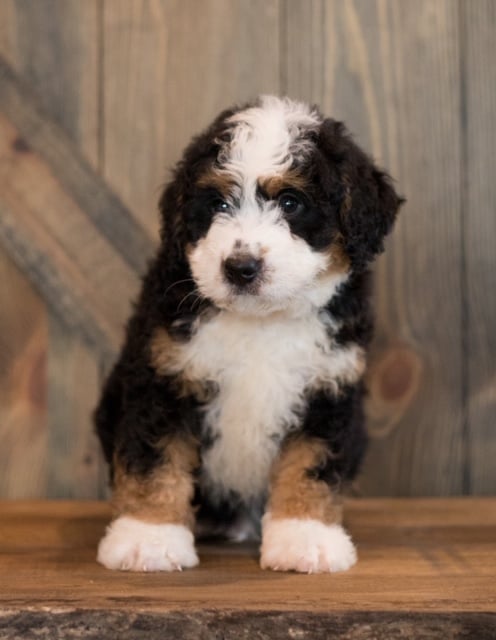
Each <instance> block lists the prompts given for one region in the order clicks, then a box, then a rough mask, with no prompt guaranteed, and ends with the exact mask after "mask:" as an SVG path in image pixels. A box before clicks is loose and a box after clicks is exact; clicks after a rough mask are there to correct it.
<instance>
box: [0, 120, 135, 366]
mask: <svg viewBox="0 0 496 640" xmlns="http://www.w3.org/2000/svg"><path fill="white" fill-rule="evenodd" d="M19 137H20V132H19V131H18V130H17V129H16V128H14V127H13V126H12V125H11V123H10V122H9V121H8V120H6V119H5V118H4V117H3V116H1V114H0V154H1V155H2V157H3V162H2V164H1V165H0V185H1V186H0V194H1V195H0V207H1V217H0V239H1V240H2V242H3V243H4V246H6V247H7V248H8V249H9V251H10V252H11V255H13V257H14V259H15V260H16V262H17V264H19V265H20V266H22V268H23V269H24V271H25V272H26V273H28V274H29V276H30V278H31V279H32V280H33V281H34V282H35V283H36V285H37V286H38V288H39V290H40V291H41V292H42V294H43V295H44V296H45V297H46V299H47V300H49V301H50V303H51V304H52V305H53V306H54V308H56V309H57V310H58V312H59V314H60V316H61V317H63V318H65V319H66V321H67V323H68V324H69V325H70V326H73V327H74V328H77V329H78V331H80V332H81V333H82V334H83V335H84V336H85V338H86V339H87V340H88V341H89V343H91V344H93V345H95V346H97V347H98V349H100V351H101V352H102V355H103V356H104V357H107V358H108V357H112V353H113V352H114V351H115V350H116V349H117V347H118V346H119V344H120V341H121V338H122V327H123V323H124V321H125V319H126V317H127V315H128V313H129V298H130V295H132V293H133V292H135V291H136V287H137V278H136V275H135V273H134V272H131V271H130V269H129V268H128V267H127V265H126V264H125V263H124V261H123V260H121V259H120V257H119V256H118V255H116V254H115V252H114V251H113V250H112V248H111V247H110V246H109V245H108V244H107V243H106V241H105V239H104V238H103V237H102V236H101V235H100V234H99V233H98V232H97V230H96V229H95V227H94V226H93V225H91V224H90V223H89V221H88V218H87V216H86V215H85V213H84V212H83V211H81V209H80V208H79V207H78V206H77V204H76V202H75V201H74V200H73V199H72V198H71V197H70V195H68V194H67V193H66V192H65V191H64V190H63V188H62V186H61V184H60V183H59V181H58V177H56V176H55V175H54V174H53V172H52V170H51V169H50V168H49V167H48V166H47V165H46V164H45V163H44V162H43V160H42V159H41V158H40V157H39V156H38V155H37V154H36V153H33V151H32V149H30V148H29V147H27V146H26V144H25V143H21V144H20V143H19ZM104 282H109V283H112V287H110V290H107V289H103V288H102V283H104Z"/></svg>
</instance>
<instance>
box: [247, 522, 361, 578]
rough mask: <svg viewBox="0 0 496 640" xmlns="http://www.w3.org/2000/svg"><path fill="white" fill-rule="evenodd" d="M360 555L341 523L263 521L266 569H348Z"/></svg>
mask: <svg viewBox="0 0 496 640" xmlns="http://www.w3.org/2000/svg"><path fill="white" fill-rule="evenodd" d="M356 560H357V554H356V549H355V546H354V545H353V542H352V541H351V538H350V536H349V535H348V534H347V533H346V531H345V530H344V529H343V527H342V526H341V525H339V524H332V525H326V524H323V523H322V522H320V521H319V520H311V519H306V520H299V519H298V518H279V519H272V518H271V516H270V514H266V515H265V516H264V518H263V523H262V547H261V557H260V565H261V567H262V569H274V570H275V571H300V572H301V573H323V572H329V571H346V569H349V568H350V567H351V566H353V565H354V564H355V562H356Z"/></svg>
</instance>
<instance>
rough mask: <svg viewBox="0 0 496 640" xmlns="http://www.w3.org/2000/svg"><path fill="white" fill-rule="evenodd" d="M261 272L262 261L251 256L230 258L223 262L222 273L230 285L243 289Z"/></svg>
mask: <svg viewBox="0 0 496 640" xmlns="http://www.w3.org/2000/svg"><path fill="white" fill-rule="evenodd" d="M261 270H262V260H259V259H257V258H254V257H253V256H231V257H230V258H227V259H226V260H225V261H224V273H225V275H226V278H227V280H228V281H229V282H232V284H237V285H238V286H241V287H244V286H246V285H247V284H249V283H250V282H253V280H255V278H256V277H257V276H258V274H259V273H260V271H261Z"/></svg>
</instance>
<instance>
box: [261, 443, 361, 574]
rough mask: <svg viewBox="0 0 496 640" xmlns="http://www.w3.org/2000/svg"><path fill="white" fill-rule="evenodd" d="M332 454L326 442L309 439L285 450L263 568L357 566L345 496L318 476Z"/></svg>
mask: <svg viewBox="0 0 496 640" xmlns="http://www.w3.org/2000/svg"><path fill="white" fill-rule="evenodd" d="M328 455H329V454H328V450H327V446H326V443H325V442H324V441H323V440H320V439H317V438H310V437H308V436H304V435H302V436H299V437H293V438H290V439H289V440H288V441H287V443H286V444H285V445H284V446H283V449H282V451H281V454H280V457H279V458H278V459H277V461H276V463H275V465H274V468H273V471H272V482H271V487H270V498H269V502H268V505H267V511H266V513H265V515H264V517H263V520H262V547H261V558H260V564H261V566H262V569H274V570H276V571H291V570H292V571H299V572H303V573H318V572H328V571H344V570H346V569H348V568H349V567H351V566H352V565H353V564H355V562H356V551H355V547H354V545H353V543H352V541H351V539H350V537H349V536H348V534H347V533H346V532H345V530H344V529H343V527H342V526H341V520H342V506H341V500H340V496H339V495H338V494H337V493H335V492H334V491H333V490H332V489H331V488H330V486H329V485H328V484H327V483H326V482H324V481H323V480H319V479H318V477H317V475H316V470H317V469H318V468H319V467H320V466H321V465H322V464H323V463H324V462H325V460H326V458H327V457H328Z"/></svg>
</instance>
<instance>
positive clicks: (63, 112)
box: [4, 0, 105, 497]
mask: <svg viewBox="0 0 496 640" xmlns="http://www.w3.org/2000/svg"><path fill="white" fill-rule="evenodd" d="M14 8H15V11H14V12H12V9H11V11H10V16H9V15H8V16H7V18H8V23H9V24H10V31H11V34H12V32H13V35H11V38H10V47H9V46H7V47H4V55H5V56H6V57H7V59H8V60H9V62H10V63H11V65H12V67H13V68H14V69H15V70H16V71H17V73H18V74H19V75H20V76H22V82H23V84H24V86H26V87H28V88H29V92H30V93H31V94H32V96H34V97H35V98H36V101H37V105H38V107H39V109H40V111H42V112H43V115H44V116H45V117H46V118H48V119H49V120H50V121H51V122H54V123H55V124H56V126H57V127H58V129H59V130H60V131H63V132H64V134H65V135H66V136H67V140H70V142H71V143H72V144H73V145H74V146H76V147H77V149H78V151H79V152H80V154H81V155H82V156H83V158H84V161H85V162H87V163H89V164H90V165H91V167H92V168H93V169H94V170H96V171H98V166H99V162H100V157H99V156H100V130H99V115H100V114H99V98H100V94H99V79H100V74H99V64H100V39H99V35H100V21H99V18H100V11H99V4H98V2H97V1H96V0H88V1H86V2H84V3H82V2H78V1H77V0H76V1H74V0H68V1H67V0H62V1H60V0H42V1H41V2H36V3H33V2H18V3H17V4H16V5H15V7H14ZM4 11H5V9H4ZM12 13H13V15H12ZM55 69H56V73H54V70H55ZM30 100H31V99H30ZM31 106H33V105H31ZM40 119H41V118H40ZM44 124H45V123H44V122H41V123H40V126H41V127H43V125H44ZM44 142H45V144H46V142H47V141H46V139H45V141H44ZM40 151H41V153H43V151H45V147H43V149H41V150H40ZM48 156H49V157H50V154H48ZM52 158H53V154H52ZM62 164H63V165H64V166H65V162H63V163H62ZM55 171H56V172H58V171H57V169H55ZM90 193H91V191H90ZM59 311H60V309H58V308H55V309H54V308H53V307H52V309H51V310H50V313H49V320H48V324H49V342H48V357H47V360H48V362H47V387H48V390H47V394H48V402H47V411H48V419H47V421H48V425H47V430H48V435H47V441H48V442H47V448H48V450H47V454H46V456H47V468H48V472H47V478H46V487H45V492H46V495H47V496H51V497H96V496H99V495H102V494H103V486H104V484H103V483H102V481H103V478H104V475H105V474H104V472H103V465H102V461H101V456H100V452H99V447H98V445H97V443H96V438H95V436H94V435H93V427H92V420H91V415H92V412H93V409H94V407H95V405H96V402H97V398H98V392H99V383H100V366H99V359H100V354H99V352H98V350H95V349H92V348H90V347H89V346H88V345H87V344H86V343H85V342H84V339H83V337H82V336H81V334H80V332H79V331H78V330H77V329H75V328H74V327H72V326H71V324H70V322H69V323H68V322H67V320H66V319H64V318H63V317H62V316H61V315H57V313H58V312H59ZM60 318H62V319H60Z"/></svg>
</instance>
